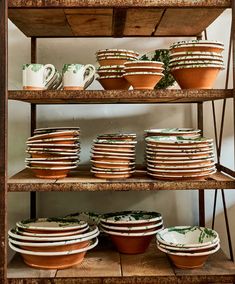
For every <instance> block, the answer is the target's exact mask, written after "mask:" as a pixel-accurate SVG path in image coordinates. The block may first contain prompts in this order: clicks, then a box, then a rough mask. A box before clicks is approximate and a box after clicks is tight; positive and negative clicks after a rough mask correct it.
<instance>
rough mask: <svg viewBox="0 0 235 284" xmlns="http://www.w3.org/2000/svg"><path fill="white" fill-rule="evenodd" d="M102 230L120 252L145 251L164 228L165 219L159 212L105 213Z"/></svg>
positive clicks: (101, 221) (134, 252)
mask: <svg viewBox="0 0 235 284" xmlns="http://www.w3.org/2000/svg"><path fill="white" fill-rule="evenodd" d="M100 228H101V230H102V231H103V232H104V233H106V234H107V235H108V236H110V238H111V240H112V242H113V243H114V245H115V247H116V248H117V250H118V251H119V252H120V253H126V254H138V253H144V252H145V251H146V250H147V248H148V246H149V244H150V242H151V240H152V239H153V237H154V236H155V235H156V233H158V232H159V231H161V230H162V229H163V219H162V216H161V214H160V213H158V212H147V211H123V212H116V213H108V214H104V215H103V216H102V218H101V219H100Z"/></svg>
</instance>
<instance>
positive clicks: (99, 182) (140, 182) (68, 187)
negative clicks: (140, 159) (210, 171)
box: [8, 168, 235, 192]
mask: <svg viewBox="0 0 235 284" xmlns="http://www.w3.org/2000/svg"><path fill="white" fill-rule="evenodd" d="M220 188H223V189H233V188H235V179H233V178H231V177H229V176H227V175H224V174H223V173H219V172H217V173H216V174H214V175H212V176H211V177H210V178H207V179H204V180H189V181H160V180H155V179H151V178H150V177H148V176H147V174H146V172H145V171H144V170H137V171H136V173H135V174H134V175H133V177H132V178H128V179H120V180H119V179H115V180H113V179H109V180H108V179H99V178H96V177H94V176H93V175H92V174H91V173H90V171H89V170H85V169H83V168H81V169H78V170H77V171H72V172H71V173H70V174H69V176H68V177H67V178H65V179H59V180H55V179H39V178H35V177H34V175H33V173H32V172H31V171H30V170H29V169H24V170H23V171H21V172H19V173H18V174H16V175H14V176H13V177H11V178H10V179H9V180H8V191H10V192H21V191H26V192H29V191H107V190H113V191H128V190H136V191H138V190H145V191H151V190H189V189H200V190H204V189H220Z"/></svg>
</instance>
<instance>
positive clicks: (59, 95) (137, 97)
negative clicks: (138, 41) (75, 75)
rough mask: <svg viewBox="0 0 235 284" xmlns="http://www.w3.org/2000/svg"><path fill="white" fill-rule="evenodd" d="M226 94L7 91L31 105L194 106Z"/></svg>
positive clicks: (230, 93) (228, 93)
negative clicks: (128, 104) (114, 104)
mask: <svg viewBox="0 0 235 284" xmlns="http://www.w3.org/2000/svg"><path fill="white" fill-rule="evenodd" d="M232 97H233V91H232V90H231V89H230V90H218V89H217V90H193V89H191V90H168V89H167V90H132V91H127V90H111V91H104V90H101V91H100V90H98V91H87V90H85V91H51V90H47V91H9V92H8V99H10V100H18V101H22V102H28V103H35V104H113V103H125V104H126V103H130V104H134V103H195V102H203V101H211V100H219V99H226V98H232Z"/></svg>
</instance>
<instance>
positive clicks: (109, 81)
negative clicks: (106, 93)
mask: <svg viewBox="0 0 235 284" xmlns="http://www.w3.org/2000/svg"><path fill="white" fill-rule="evenodd" d="M97 80H98V81H99V82H100V84H101V85H102V87H103V88H104V89H105V90H128V89H129V88H130V83H129V82H127V81H126V80H125V78H123V77H120V78H99V79H97Z"/></svg>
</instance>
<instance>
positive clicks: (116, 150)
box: [91, 133, 137, 179]
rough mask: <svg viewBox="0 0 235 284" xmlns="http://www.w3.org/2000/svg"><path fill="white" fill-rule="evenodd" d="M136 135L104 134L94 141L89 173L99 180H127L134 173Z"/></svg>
mask: <svg viewBox="0 0 235 284" xmlns="http://www.w3.org/2000/svg"><path fill="white" fill-rule="evenodd" d="M135 139H136V134H121V133H115V134H104V135H99V136H98V137H97V139H96V140H94V144H93V148H92V152H91V153H92V156H91V162H92V169H91V172H92V173H93V174H94V175H95V176H96V177H99V178H109V179H110V178H115V179H116V178H128V177H130V176H131V175H132V174H133V173H134V171H135V145H136V143H137V141H136V140H135Z"/></svg>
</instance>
